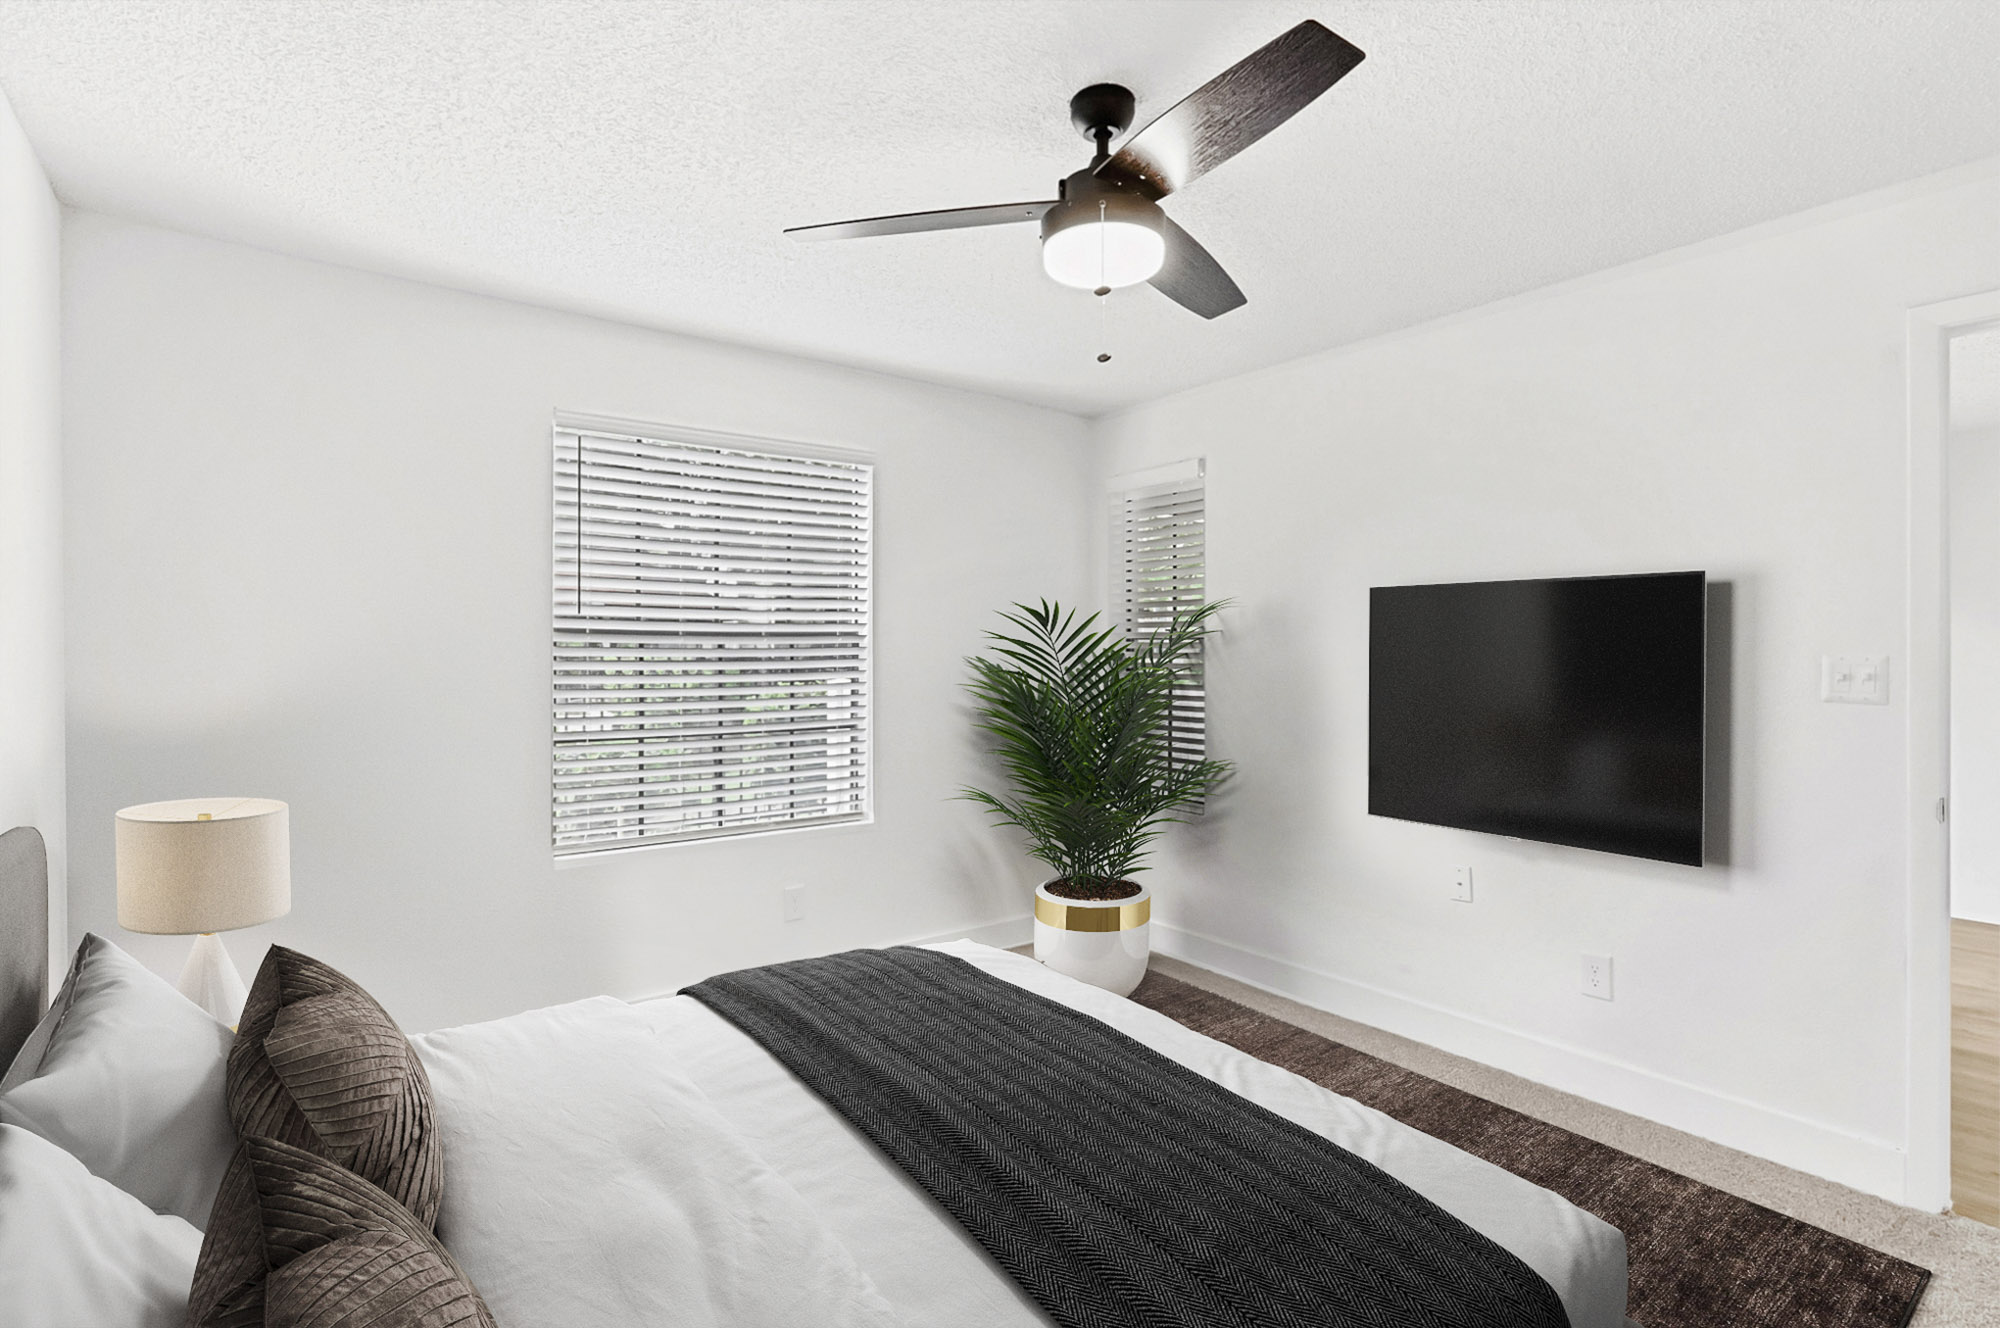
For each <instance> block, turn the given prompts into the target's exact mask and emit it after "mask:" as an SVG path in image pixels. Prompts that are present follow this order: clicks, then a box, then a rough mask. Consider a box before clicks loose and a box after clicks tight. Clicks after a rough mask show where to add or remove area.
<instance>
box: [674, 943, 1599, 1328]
mask: <svg viewBox="0 0 2000 1328" xmlns="http://www.w3.org/2000/svg"><path fill="white" fill-rule="evenodd" d="M933 948H935V949H938V950H942V951H944V952H945V953H947V954H954V955H957V956H959V957H960V958H962V959H965V960H967V961H968V962H970V963H972V964H975V965H977V966H978V967H979V968H981V969H983V970H984V971H986V972H988V973H990V974H992V975H993V976H995V977H998V978H1002V979H1005V980H1006V981H1009V982H1013V983H1015V984H1017V985H1019V986H1022V987H1025V988H1027V989H1028V990H1030V991H1034V992H1036V993H1038V994H1040V995H1043V996H1046V997H1048V998H1049V999H1051V1000H1055V1001H1059V1002H1061V1003H1062V1004H1064V1005H1068V1006H1071V1007H1073V1008H1075V1009H1078V1010H1081V1011H1083V1012H1085V1013H1086V1014H1089V1015H1092V1016H1094V1017H1096V1018H1098V1019H1102V1020H1103V1021H1104V1022H1105V1023H1107V1024H1110V1025H1111V1026H1112V1027H1114V1028H1116V1029H1118V1030H1119V1031H1121V1032H1123V1033H1125V1034H1127V1035H1128V1036H1130V1037H1133V1038H1135V1039H1137V1040H1138V1041H1140V1042H1143V1043H1145V1044H1146V1045H1147V1046H1149V1047H1152V1048H1153V1049H1154V1050H1156V1051H1159V1052H1160V1053H1162V1054H1163V1055H1165V1056H1168V1057H1170V1058H1171V1059H1173V1060H1176V1061H1178V1062H1180V1063H1181V1064H1183V1065H1185V1066H1187V1067H1188V1068H1190V1069H1192V1070H1194V1071H1196V1072H1197V1073H1200V1074H1203V1075H1206V1076H1207V1077H1209V1078H1210V1079H1213V1080H1215V1081H1216V1082H1218V1083H1220V1084H1222V1085H1223V1086H1225V1087H1227V1088H1229V1089H1230V1090H1232V1091H1233V1092H1236V1093H1239V1094H1241V1095H1242V1096H1244V1097H1246V1098H1249V1099H1251V1100H1252V1101H1254V1102H1258V1103H1261V1104H1262V1105H1264V1106H1265V1107H1268V1108H1270V1109H1271V1110H1272V1111H1274V1112H1276V1113H1278V1114H1279V1115H1281V1116H1284V1117H1286V1118H1287V1119H1290V1120H1292V1121H1295V1122H1297V1123H1298V1124H1300V1125H1303V1126H1305V1127H1306V1128H1307V1129H1310V1130H1313V1131H1314V1132H1316V1133H1318V1134H1321V1135H1324V1136H1325V1137H1326V1138H1329V1139H1331V1140H1333V1141H1334V1142H1336V1143H1338V1144H1340V1145H1341V1146H1342V1147H1343V1148H1347V1149H1349V1150H1350V1151H1352V1152H1354V1153H1356V1154H1358V1155H1360V1156H1361V1157H1364V1158H1366V1159H1368V1160H1369V1161H1370V1162H1373V1163H1374V1164H1375V1165H1377V1166H1379V1167H1381V1168H1382V1169H1383V1170H1384V1171H1386V1172H1388V1173H1389V1174H1390V1175H1393V1176H1395V1177H1396V1178H1397V1179H1399V1180H1401V1181H1403V1182H1404V1183H1405V1184H1407V1185H1409V1186H1411V1187H1412V1188H1413V1189H1415V1190H1417V1191H1418V1192H1420V1193H1422V1194H1424V1195H1425V1196H1427V1197H1428V1198H1430V1199H1431V1200H1432V1202H1434V1203H1436V1204H1438V1205H1439V1206H1440V1207H1442V1208H1444V1209H1445V1210H1446V1211H1448V1212H1450V1213H1452V1214H1454V1215H1455V1216H1457V1217H1458V1218H1459V1219H1460V1220H1462V1221H1464V1222H1465V1223H1466V1224H1467V1225H1469V1226H1471V1227H1473V1228H1474V1229H1476V1230H1478V1231H1481V1232H1483V1233H1484V1234H1486V1235H1487V1236H1489V1237H1491V1238H1492V1239H1493V1240H1495V1241H1497V1242H1499V1243H1500V1244H1501V1245H1503V1246H1505V1247H1506V1248H1507V1249H1509V1250H1511V1251H1513V1253H1514V1254H1516V1255H1517V1256H1519V1257H1520V1258H1521V1259H1522V1260H1523V1261H1524V1262H1525V1263H1527V1264H1528V1265H1529V1267H1531V1268H1533V1269H1534V1270H1535V1271H1536V1272H1537V1273H1539V1274H1541V1276H1542V1277H1543V1278H1544V1279H1546V1280H1547V1281H1548V1283H1549V1285H1550V1286H1552V1287H1553V1288H1554V1289H1555V1291H1556V1294H1557V1295H1558V1296H1560V1297H1561V1299H1562V1302H1563V1307H1564V1309H1565V1310H1566V1311H1567V1312H1568V1314H1569V1321H1570V1324H1571V1326H1572V1328H1620V1325H1623V1324H1624V1323H1625V1316H1624V1309H1625V1238H1624V1236H1623V1235H1621V1234H1620V1233H1619V1232H1618V1231H1617V1229H1616V1228H1614V1227H1611V1226H1609V1225H1608V1224H1606V1223H1605V1222H1603V1221H1601V1220H1599V1219H1598V1218H1596V1217H1593V1216H1591V1215H1590V1214H1589V1213H1586V1212H1584V1211H1583V1210H1582V1209H1580V1208H1577V1207H1576V1206H1575V1205H1573V1204H1571V1203H1569V1202H1568V1201H1567V1200H1565V1199H1563V1198H1561V1197H1560V1196H1558V1195H1555V1194H1552V1193H1550V1192H1549V1191H1547V1190H1544V1189H1541V1188H1540V1187H1539V1186H1536V1185H1533V1184H1530V1183H1529V1182H1528V1181H1525V1180H1522V1179H1521V1178H1520V1177H1518V1176H1515V1175H1513V1174H1511V1173H1509V1172H1506V1171H1503V1170H1501V1169H1500V1168H1499V1167H1496V1166H1494V1165H1492V1164H1491V1163H1489V1162H1485V1161H1482V1160H1480V1159H1479V1158H1475V1157H1473V1156H1471V1155H1470V1154H1468V1153H1464V1152H1461V1151H1460V1150H1458V1149H1456V1148H1453V1147H1452V1146H1451V1145H1449V1144H1446V1143H1442V1142H1440V1141H1438V1140H1436V1139H1433V1138H1431V1137H1430V1136H1429V1135H1426V1134H1422V1133H1420V1132H1418V1131H1416V1130H1413V1129H1410V1128H1409V1127H1408V1126H1405V1125H1402V1124H1399V1123H1398V1122H1396V1121H1394V1120H1392V1119H1390V1118H1389V1117H1387V1116H1385V1115H1383V1114H1382V1113H1381V1112H1378V1111H1374V1110H1372V1109H1370V1108H1368V1107H1364V1106H1362V1105H1360V1104H1359V1103H1356V1102H1353V1101H1351V1100H1349V1099H1347V1098H1343V1097H1340V1096H1338V1095H1336V1094H1334V1093H1331V1092H1328V1091H1327V1090H1326V1089H1323V1088H1321V1087H1319V1086H1318V1085H1317V1084H1314V1083H1311V1082H1310V1081H1308V1080H1305V1079H1302V1078H1300V1077H1299V1076H1297V1075H1295V1074H1292V1073H1291V1072H1290V1071H1288V1070H1281V1069H1279V1068H1277V1067H1276V1066H1272V1065H1268V1064H1265V1063H1264V1062H1262V1061H1259V1060H1256V1059H1255V1058H1253V1057H1250V1056H1246V1055H1244V1054H1243V1053H1242V1052H1239V1051H1237V1050H1235V1049H1234V1048H1232V1047H1228V1046H1225V1045H1223V1044H1222V1043H1220V1042H1217V1041H1215V1040H1213V1039H1212V1038H1208V1037H1204V1036H1203V1035H1201V1034H1199V1033H1196V1032H1194V1031H1193V1030H1191V1029H1188V1028H1186V1027H1184V1026H1182V1025H1180V1024H1178V1023H1175V1022H1174V1021H1173V1020H1171V1019H1169V1018H1167V1017H1166V1016H1164V1015H1161V1014H1158V1013H1156V1012H1154V1011H1152V1010H1148V1009H1146V1008H1145V1007H1144V1006H1141V1005H1136V1004H1134V1003H1132V1002H1131V1001H1128V1000H1125V999H1124V998H1122V997H1118V996H1113V995H1111V994H1110V993H1108V992H1104V991H1100V990H1098V989H1097V988H1095V987H1089V986H1085V985H1084V984H1082V983H1079V982H1075V981H1072V980H1071V979H1069V978H1066V977H1063V976H1062V975H1060V974H1058V973H1052V972H1050V971H1049V970H1048V969H1046V968H1043V967H1042V966H1041V965H1040V964H1037V963H1035V962H1034V961H1033V960H1031V959H1028V958H1026V957H1025V956H1022V955H1016V954H1010V953H1008V952H1006V951H1001V950H994V949H991V948H990V947H987V946H983V945H979V944H976V943H974V942H971V941H953V942H949V943H946V944H943V945H938V946H935V947H933ZM637 1008H638V1009H639V1010H640V1011H641V1012H642V1013H644V1015H645V1016H646V1018H647V1020H648V1022H649V1023H650V1024H651V1026H652V1027H653V1028H654V1030H655V1031H656V1032H657V1034H658V1036H659V1037H660V1038H661V1039H662V1040H663V1041H664V1043H665V1045H666V1046H667V1048H668V1049H669V1050H670V1051H671V1053H672V1057H673V1060H674V1063H675V1065H676V1067H677V1068H678V1069H679V1070H680V1071H681V1072H682V1073H684V1074H686V1075H687V1076H688V1078H690V1079H691V1080H693V1081H694V1083H695V1084H697V1085H698V1086H699V1087H700V1088H701V1090H702V1091H703V1093H705V1094H706V1095H707V1097H708V1099H709V1101H710V1102H711V1103H712V1104H713V1105H714V1106H715V1108H716V1109H717V1111H718V1112H719V1113H720V1114H721V1116H722V1117H724V1118H725V1119H727V1120H728V1121H730V1122H731V1123H732V1124H733V1125H734V1126H735V1128H736V1129H737V1130H738V1131H740V1132H741V1134H742V1136H743V1137H744V1139H745V1140H746V1141H747V1142H748V1143H749V1144H750V1146H751V1147H752V1148H753V1149H755V1150H756V1152H757V1153H759V1154H760V1155H761V1156H762V1157H763V1158H764V1160H765V1161H766V1162H768V1163H769V1164H770V1165H771V1167H772V1168H773V1169H774V1170H775V1171H776V1172H777V1173H778V1174H779V1175H780V1176H782V1177H783V1178H784V1179H785V1180H786V1181H788V1182H790V1184H791V1186H792V1188H793V1189H794V1190H796V1191H797V1193H798V1194H799V1195H800V1196H801V1197H802V1198H803V1199H804V1201H805V1202H806V1204H808V1205H809V1206H811V1207H812V1208H813V1209H815V1210H817V1212H818V1213H819V1215H820V1216H821V1218H822V1219H823V1220H824V1221H825V1223H826V1224H827V1226H828V1227H829V1228H831V1229H832V1230H833V1231H834V1232H837V1233H838V1235H839V1237H840V1239H841V1241H842V1242H843V1243H844V1244H845V1245H846V1247H847V1250H848V1252H849V1253H851V1254H852V1255H853V1257H854V1261H855V1263H856V1264H858V1265H859V1266H860V1268H861V1270H862V1271H863V1272H865V1273H866V1274H867V1275H868V1277H869V1278H870V1279H872V1281H873V1283H874V1285H875V1287H876V1289H877V1290H879V1291H880V1292H881V1293H882V1295H883V1296H884V1297H885V1298H886V1299H887V1300H888V1301H889V1303H890V1304H891V1305H893V1306H894V1307H895V1308H896V1310H897V1311H898V1313H899V1314H900V1315H901V1317H902V1318H903V1319H904V1320H905V1321H906V1322H908V1323H910V1324H951V1325H954V1328H1037V1326H1040V1325H1046V1324H1047V1323H1048V1319H1047V1317H1046V1316H1045V1315H1044V1314H1043V1313H1042V1311H1041V1310H1040V1308H1039V1307H1037V1306H1036V1305H1035V1304H1034V1302H1033V1301H1031V1300H1029V1299H1028V1298H1027V1296H1026V1295H1025V1294H1024V1293H1022V1291H1021V1290H1020V1288H1019V1287H1018V1286H1016V1285H1015V1283H1014V1282H1013V1280H1012V1279H1011V1278H1009V1277H1008V1276H1007V1275H1006V1274H1005V1273H1004V1272H1002V1271H1000V1269H999V1268H998V1267H997V1266H996V1265H995V1264H994V1263H993V1262H992V1261H991V1260H990V1259H989V1258H988V1257H987V1255H986V1252H985V1251H984V1250H983V1249H981V1248H980V1246H979V1245H978V1243H977V1242H976V1241H974V1240H973V1239H972V1237H970V1236H969V1235H967V1234H966V1233H965V1231H964V1229H963V1228H962V1227H960V1226H959V1225H958V1223H957V1222H956V1221H954V1220H953V1219H952V1218H951V1217H950V1216H949V1215H948V1214H946V1213H945V1212H944V1211H943V1210H941V1209H940V1208H938V1207H937V1205H936V1204H934V1203H933V1202H932V1201H931V1199H930V1198H929V1196H927V1195H925V1194H924V1193H923V1191H922V1190H920V1189H918V1188H917V1186H916V1185H915V1184H914V1183H913V1182H911V1181H910V1180H909V1179H908V1177H906V1176H905V1175H904V1174H903V1172H902V1171H901V1170H900V1169H899V1168H897V1167H896V1166H895V1164H894V1163H892V1162H890V1161H888V1160H887V1159H886V1158H884V1157H883V1156H882V1155H881V1154H880V1153H879V1152H877V1151H876V1149H875V1147H874V1146H873V1145H872V1144H870V1143H869V1142H868V1141H867V1140H866V1139H865V1138H863V1137H862V1136H861V1135H860V1134H859V1133H858V1132H857V1131H856V1130H854V1128H853V1127H852V1126H850V1125H848V1124H847V1122H846V1121H845V1120H843V1119H842V1118H841V1117H840V1116H839V1115H838V1114H837V1113H836V1112H835V1111H834V1110H833V1109H832V1108H830V1107H828V1106H827V1105H826V1104H825V1103H824V1102H822V1101H821V1100H820V1099H819V1098H818V1097H817V1096H815V1095H814V1094H813V1093H812V1092H811V1091H810V1090H809V1089H807V1088H806V1087H805V1086H804V1085H803V1084H801V1083H799V1081H798V1080H797V1079H795V1078H793V1077H792V1075H791V1074H790V1073H789V1072H788V1071H787V1070H785V1069H784V1067H783V1066H782V1065H780V1064H779V1063H778V1062H777V1061H776V1060H775V1059H773V1058H772V1057H771V1055H770V1054H769V1053H768V1052H766V1051H765V1050H764V1049H763V1048H762V1047H760V1046H758V1045H757V1044H756V1043H755V1042H753V1041H752V1040H751V1039H750V1038H749V1037H747V1036H746V1035H745V1034H743V1033H741V1032H739V1031H738V1030H737V1029H736V1028H735V1027H734V1026H733V1025H731V1024H729V1023H728V1022H727V1021H725V1020H723V1019H722V1018H721V1017H720V1016H718V1015H716V1014H714V1013H712V1012H711V1011H710V1010H708V1008H707V1007H705V1006H703V1005H701V1004H700V1003H699V1002H697V1001H695V1000H694V999H693V998H691V997H685V996H675V997H670V998H666V999H662V1000H656V1001H648V1002H644V1003H641V1004H640V1005H639V1006H638V1007H637Z"/></svg>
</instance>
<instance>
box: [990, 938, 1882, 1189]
mask: <svg viewBox="0 0 2000 1328" xmlns="http://www.w3.org/2000/svg"><path fill="white" fill-rule="evenodd" d="M1021 925H1022V926H1023V927H1024V928H1025V925H1026V923H1025V920H1024V921H1023V923H1022V924H1021ZM1153 948H1154V949H1155V950H1156V951H1158V952H1159V953H1161V954H1164V955H1169V956H1171V957H1173V958H1175V959H1184V960H1186V961H1187V962H1189V963H1191V964H1199V965H1200V966H1201V967H1203V968H1206V969H1208V970H1210V971H1211V972H1215V973H1220V974H1222V975H1223V976H1225V977H1231V978H1235V979H1236V980H1237V981H1239V982H1245V983H1248V984H1249V985H1251V986H1253V987H1258V988H1261V989H1263V990H1265V991H1268V992H1271V993H1272V994H1274V995H1277V996H1284V997H1287V998H1289V999H1291V1000H1295V1001H1298V1002H1300V1003H1302V1004H1305V1005H1310V1006H1312V1007H1314V1008H1315V1009H1320V1010H1325V1011H1327V1012H1329V1013H1331V1014H1337V1015H1340V1016H1342V1017H1343V1018H1347V1019H1353V1020H1355V1021H1357V1022H1359V1023H1364V1024H1368V1025H1370V1026H1371V1027H1374V1028H1379V1029H1383V1030H1384V1031H1386V1032H1390V1033H1395V1034H1398V1035H1400V1036H1402V1037H1407V1038H1412V1039H1414V1040H1416V1041H1418V1042H1423V1043H1427V1044H1429V1045H1430V1046H1433V1047H1437V1048H1439V1049H1440V1050H1443V1051H1448V1052H1451V1053H1452V1054H1453V1055H1457V1056H1464V1057H1466V1058H1467V1059H1469V1060H1475V1061H1478V1062H1479V1063H1481V1064H1482V1065H1490V1066H1492V1067H1494V1068H1495V1069H1499V1070H1505V1071H1507V1072H1508V1073H1509V1074H1517V1075H1520V1076H1521V1077H1522V1078H1524V1079H1532V1080H1534V1081H1535V1082H1536V1083H1539V1084H1546V1085H1547V1086H1549V1087H1550V1088H1555V1089H1560V1090H1561V1091H1563V1092H1565V1093H1574V1094H1576V1095H1577V1096H1578V1097H1583V1098H1588V1099H1590V1100H1591V1101H1593V1102H1599V1103H1602V1104H1604V1105H1605V1106H1608V1107H1613V1108H1616V1109H1617V1110H1619V1111H1624V1112H1629V1113H1631V1114H1632V1115H1634V1116H1642V1117H1644V1118H1646V1119H1647V1120H1651V1121H1657V1122H1658V1123H1659V1124H1661V1125H1665V1126H1668V1127H1670V1128H1672V1129H1676V1130H1683V1131H1686V1132H1687V1133H1689V1134H1693V1135H1699V1136H1700V1137H1701V1138H1704V1139H1709V1140H1712V1141H1714V1142H1716V1143H1719V1144H1722V1145H1724V1146H1726V1147H1729V1148H1734V1149H1738V1150H1740V1151H1742V1152H1745V1153H1750V1154H1753V1155H1755V1156H1757V1157H1762V1158H1767V1159H1769V1160H1770V1161H1772V1162H1776V1163H1778V1164H1780V1165H1781V1166H1787V1167H1792V1168H1794V1169H1796V1170H1799V1171H1804V1172H1809V1173H1811V1174H1812V1175H1815V1176H1823V1177H1825V1178H1826V1179H1828V1180H1831V1181H1837V1182H1839V1183H1840V1184H1842V1185H1846V1186H1850V1187H1852V1188H1853V1189H1857V1190H1861V1191H1863V1192H1864V1193H1867V1194H1873V1195H1878V1196H1880V1197H1882V1198H1884V1199H1889V1200H1892V1201H1894V1202H1896V1203H1903V1202H1906V1199H1905V1195H1906V1194H1907V1177H1906V1167H1905V1154H1904V1151H1903V1149H1901V1148H1900V1147H1898V1146H1897V1145H1895V1144H1894V1143H1891V1142H1889V1141H1887V1140H1883V1139H1870V1138H1865V1137H1862V1136H1859V1135H1854V1134H1849V1133H1847V1132H1845V1131H1842V1130H1839V1129H1837V1128H1835V1127H1833V1126H1830V1125H1825V1124H1822V1123H1820V1122H1818V1121H1813V1120H1808V1119H1805V1118H1804V1117H1800V1116H1794V1115H1791V1114H1790V1113H1788V1112H1783V1111H1778V1110H1775V1109H1773V1108H1770V1107H1766V1106H1761V1105H1759V1104H1758V1103H1755V1102H1750V1101H1747V1100H1745V1099H1743V1098H1738V1097H1732V1096H1730V1095H1729V1094H1726V1093H1718V1092H1716V1091H1715V1090H1713V1089H1707V1088H1702V1087H1700V1086H1698V1085H1695V1084H1690V1083H1685V1082H1682V1081H1681V1080H1678V1079H1673V1078H1669V1077H1667V1076H1665V1075H1660V1074H1655V1073H1654V1072H1652V1071H1651V1070H1646V1069H1643V1068H1641V1067H1639V1066H1636V1065H1629V1064H1626V1063H1624V1062H1621V1061H1616V1060H1612V1059H1609V1058H1607V1057H1604V1056H1600V1055H1598V1054H1597V1053H1595V1052H1591V1051H1586V1050H1584V1049H1583V1048H1581V1047H1574V1046H1570V1045H1567V1044H1565V1043H1560V1042H1555V1041H1551V1040H1549V1039H1546V1038H1539V1037H1535V1036H1532V1035H1530V1034H1526V1033H1521V1032H1517V1031H1515V1030H1513V1029H1509V1028H1504V1027H1502V1026H1500V1025H1498V1024H1493V1023H1488V1022H1486V1021H1485V1020H1481V1019H1476V1018H1474V1017H1472V1016H1470V1015H1464V1014H1460V1013H1457V1012H1456V1011H1452V1010H1447V1009H1444V1008H1442V1007H1439V1006H1435V1005H1429V1004H1426V1003H1425V1002H1422V1001H1418V1000H1414V999H1412V998H1410V997H1408V996H1401V995H1398V994H1397V993H1395V992H1391V991H1384V990H1382V989H1381V988H1379V987H1373V986H1370V985H1368V984H1366V983H1362V982H1354V981H1352V980H1350V979H1347V978H1340V977H1335V976H1334V975H1332V974H1330V973H1322V972H1319V971H1318V970H1316V969H1312V968H1308V967H1306V966H1305V965H1303V964H1297V963H1293V962H1292V961H1290V960H1287V959H1280V958H1278V957H1276V956H1275V955H1268V954H1263V953H1260V952H1258V951H1256V950H1251V949H1247V948H1245V947H1243V946H1238V945H1232V944H1230V943H1229V942H1227V941H1219V940H1215V939H1213V938H1211V937H1207V936H1202V935H1199V934H1197V933H1195V932H1190V931H1186V930H1183V929H1181V928H1179V927H1173V926H1169V925H1167V924H1166V923H1163V922H1161V921H1159V920H1158V919H1157V918H1156V919H1154V921H1153Z"/></svg>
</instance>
